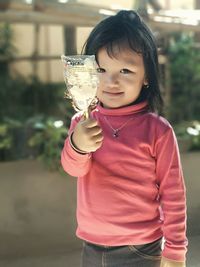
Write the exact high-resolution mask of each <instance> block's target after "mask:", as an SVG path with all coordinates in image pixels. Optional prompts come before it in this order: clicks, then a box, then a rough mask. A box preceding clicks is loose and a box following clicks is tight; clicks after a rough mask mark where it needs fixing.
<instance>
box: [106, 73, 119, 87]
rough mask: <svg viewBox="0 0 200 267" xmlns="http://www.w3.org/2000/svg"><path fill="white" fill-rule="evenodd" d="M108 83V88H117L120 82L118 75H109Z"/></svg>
mask: <svg viewBox="0 0 200 267" xmlns="http://www.w3.org/2000/svg"><path fill="white" fill-rule="evenodd" d="M106 83H107V85H108V86H116V85H117V84H118V83H119V81H118V76H117V75H116V74H108V75H107V77H106Z"/></svg>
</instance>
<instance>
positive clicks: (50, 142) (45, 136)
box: [28, 117, 67, 170]
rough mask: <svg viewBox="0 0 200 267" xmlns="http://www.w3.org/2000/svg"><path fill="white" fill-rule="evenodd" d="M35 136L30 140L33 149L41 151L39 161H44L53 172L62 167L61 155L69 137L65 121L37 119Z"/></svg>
mask: <svg viewBox="0 0 200 267" xmlns="http://www.w3.org/2000/svg"><path fill="white" fill-rule="evenodd" d="M29 123H33V127H34V129H35V131H36V132H35V134H34V135H33V136H32V137H31V138H30V139H29V142H28V143H29V145H30V146H31V147H37V148H38V149H39V159H42V160H43V161H44V162H45V164H47V166H48V167H49V168H50V169H52V170H57V169H59V167H60V153H61V149H62V146H63V143H64V140H65V138H66V135H67V128H66V126H64V123H63V121H61V120H56V119H54V118H48V119H45V118H42V117H40V118H36V120H35V122H34V120H32V121H31V122H29Z"/></svg>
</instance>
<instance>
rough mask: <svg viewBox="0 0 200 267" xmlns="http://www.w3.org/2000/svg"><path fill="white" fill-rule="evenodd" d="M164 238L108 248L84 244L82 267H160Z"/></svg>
mask: <svg viewBox="0 0 200 267" xmlns="http://www.w3.org/2000/svg"><path fill="white" fill-rule="evenodd" d="M161 244H162V238H160V239H158V240H156V241H154V242H152V243H149V244H144V245H128V246H118V247H107V246H99V245H95V244H91V243H89V242H86V241H84V242H83V250H82V259H81V260H82V262H81V267H159V266H160V261H161Z"/></svg>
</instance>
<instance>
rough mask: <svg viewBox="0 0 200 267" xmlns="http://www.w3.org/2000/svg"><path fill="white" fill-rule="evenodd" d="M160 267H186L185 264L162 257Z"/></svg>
mask: <svg viewBox="0 0 200 267" xmlns="http://www.w3.org/2000/svg"><path fill="white" fill-rule="evenodd" d="M160 267H186V264H185V262H178V261H171V260H169V259H166V258H164V257H162V259H161V264H160Z"/></svg>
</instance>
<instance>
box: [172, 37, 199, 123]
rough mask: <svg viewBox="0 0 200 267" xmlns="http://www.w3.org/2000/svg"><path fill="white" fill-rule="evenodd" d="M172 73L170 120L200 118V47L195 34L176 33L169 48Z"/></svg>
mask: <svg viewBox="0 0 200 267" xmlns="http://www.w3.org/2000/svg"><path fill="white" fill-rule="evenodd" d="M168 53H169V59H170V73H171V87H172V89H171V90H172V93H171V104H170V110H169V111H170V112H169V113H170V118H169V119H170V120H171V121H172V122H176V123H178V122H181V121H192V120H199V119H200V101H199V99H200V90H199V84H200V49H199V48H195V42H194V38H193V36H191V35H189V34H176V35H174V38H173V41H172V42H171V45H170V48H169V51H168Z"/></svg>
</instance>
